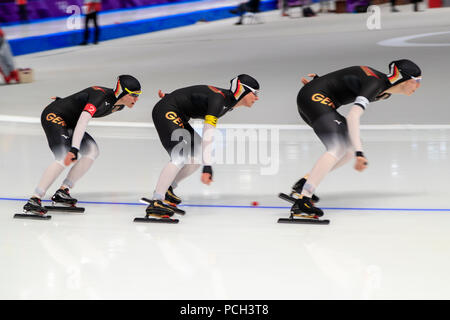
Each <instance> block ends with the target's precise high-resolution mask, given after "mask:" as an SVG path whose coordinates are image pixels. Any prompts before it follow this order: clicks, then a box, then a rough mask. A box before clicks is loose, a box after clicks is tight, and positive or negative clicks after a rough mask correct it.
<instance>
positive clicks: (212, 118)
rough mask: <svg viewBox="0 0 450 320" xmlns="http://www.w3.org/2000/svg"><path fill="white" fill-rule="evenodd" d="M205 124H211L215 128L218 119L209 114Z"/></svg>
mask: <svg viewBox="0 0 450 320" xmlns="http://www.w3.org/2000/svg"><path fill="white" fill-rule="evenodd" d="M205 123H209V124H210V125H212V126H214V127H215V126H216V124H217V117H215V116H211V115H209V114H208V115H206V116H205Z"/></svg>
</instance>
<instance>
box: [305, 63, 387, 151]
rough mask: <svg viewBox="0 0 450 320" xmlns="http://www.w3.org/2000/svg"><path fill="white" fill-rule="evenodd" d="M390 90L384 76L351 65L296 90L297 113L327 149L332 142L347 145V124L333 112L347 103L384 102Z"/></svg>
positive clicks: (364, 105) (343, 118) (367, 68)
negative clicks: (387, 90) (386, 91)
mask: <svg viewBox="0 0 450 320" xmlns="http://www.w3.org/2000/svg"><path fill="white" fill-rule="evenodd" d="M389 87H390V83H389V80H388V78H387V76H386V75H385V74H384V73H382V72H379V71H377V70H375V69H373V68H370V67H367V66H354V67H348V68H344V69H341V70H337V71H334V72H331V73H328V74H326V75H324V76H321V77H315V78H314V79H313V80H312V81H310V82H309V83H307V84H306V85H304V86H303V88H301V89H300V92H299V93H298V96H297V106H298V112H299V113H300V116H301V117H302V119H303V120H305V122H306V123H307V124H308V125H309V126H310V127H312V128H313V129H314V132H315V133H316V134H317V136H318V137H319V138H320V140H321V141H322V142H323V143H324V144H325V146H326V147H327V150H329V149H330V148H332V147H333V146H334V145H335V144H336V143H344V144H345V145H349V143H350V141H349V136H348V128H347V121H346V119H345V117H343V116H342V115H341V114H340V113H338V112H337V111H336V110H337V109H338V108H339V107H340V106H342V105H344V104H349V103H354V104H356V105H359V106H361V107H362V108H363V109H365V107H366V106H367V104H368V102H372V101H377V100H380V99H386V98H388V97H389V96H390V94H387V93H385V94H383V92H384V91H385V90H386V89H388V88H389Z"/></svg>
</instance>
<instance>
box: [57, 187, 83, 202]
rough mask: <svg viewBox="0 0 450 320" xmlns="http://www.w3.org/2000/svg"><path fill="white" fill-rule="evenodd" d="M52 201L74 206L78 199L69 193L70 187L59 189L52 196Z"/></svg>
mask: <svg viewBox="0 0 450 320" xmlns="http://www.w3.org/2000/svg"><path fill="white" fill-rule="evenodd" d="M52 201H53V202H55V203H58V204H63V205H68V206H74V205H75V204H76V203H77V202H78V200H77V199H75V198H72V197H71V196H70V193H69V189H68V188H65V189H58V190H57V191H56V192H55V194H54V195H53V197H52Z"/></svg>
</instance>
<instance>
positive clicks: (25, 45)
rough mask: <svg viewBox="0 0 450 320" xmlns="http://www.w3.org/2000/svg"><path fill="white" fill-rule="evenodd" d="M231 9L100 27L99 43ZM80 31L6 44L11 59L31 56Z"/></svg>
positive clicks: (75, 40)
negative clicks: (9, 50)
mask: <svg viewBox="0 0 450 320" xmlns="http://www.w3.org/2000/svg"><path fill="white" fill-rule="evenodd" d="M276 7H277V1H276V0H270V1H264V2H261V5H260V10H261V11H269V10H275V9H276ZM232 8H234V7H223V8H217V9H210V10H202V11H195V12H189V13H182V14H177V15H173V16H166V17H158V18H152V19H147V20H139V21H132V22H126V23H120V24H115V25H107V26H102V27H101V31H100V41H105V40H111V39H117V38H122V37H128V36H134V35H138V34H144V33H149V32H153V31H159V30H165V29H171V28H177V27H183V26H187V25H191V24H194V23H196V22H198V21H214V20H220V19H226V18H230V17H236V15H233V14H231V13H230V12H229V10H230V9H232ZM36 27H37V26H36ZM83 32H84V29H82V30H73V31H67V32H60V33H53V34H46V35H41V36H34V37H27V38H21V39H13V40H9V44H10V46H11V50H12V52H13V54H14V55H15V56H19V55H22V54H28V53H34V52H39V51H46V50H52V49H60V48H66V47H71V46H77V45H79V44H80V43H81V42H82V41H83ZM90 36H91V38H92V37H93V28H92V29H91V33H90ZM90 41H92V39H90Z"/></svg>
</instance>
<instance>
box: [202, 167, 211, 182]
mask: <svg viewBox="0 0 450 320" xmlns="http://www.w3.org/2000/svg"><path fill="white" fill-rule="evenodd" d="M212 177H213V172H212V167H211V166H203V173H202V178H201V180H202V182H203V183H204V184H207V185H209V184H210V183H211V182H213V179H212Z"/></svg>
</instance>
